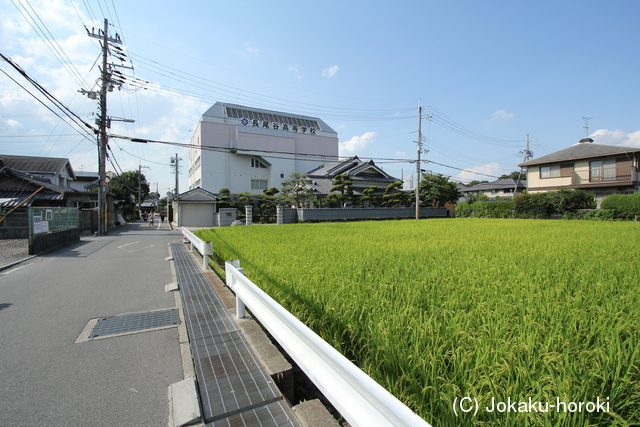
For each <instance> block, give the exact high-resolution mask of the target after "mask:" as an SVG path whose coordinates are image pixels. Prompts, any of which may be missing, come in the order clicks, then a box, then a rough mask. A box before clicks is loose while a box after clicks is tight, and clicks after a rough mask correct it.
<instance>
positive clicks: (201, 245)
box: [182, 227, 213, 270]
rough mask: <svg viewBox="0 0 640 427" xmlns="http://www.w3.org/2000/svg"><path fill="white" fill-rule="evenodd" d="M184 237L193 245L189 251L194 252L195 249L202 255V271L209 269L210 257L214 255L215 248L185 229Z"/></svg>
mask: <svg viewBox="0 0 640 427" xmlns="http://www.w3.org/2000/svg"><path fill="white" fill-rule="evenodd" d="M182 235H183V236H184V238H185V239H187V240H188V241H189V243H190V244H191V247H190V248H189V250H191V251H192V250H193V248H196V249H197V250H198V252H200V254H201V255H202V269H203V270H207V269H209V268H210V267H209V255H213V246H211V242H208V241H204V240H200V238H199V237H198V236H196V235H195V234H193V233H192V232H190V231H189V230H187V229H186V228H184V227H182Z"/></svg>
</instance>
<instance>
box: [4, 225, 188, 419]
mask: <svg viewBox="0 0 640 427" xmlns="http://www.w3.org/2000/svg"><path fill="white" fill-rule="evenodd" d="M180 240H181V234H180V232H179V231H173V230H169V228H168V226H167V225H166V223H165V224H163V225H162V228H161V229H157V226H156V227H149V226H148V225H146V224H143V223H134V224H129V225H126V226H124V227H122V228H120V229H119V230H117V231H115V232H111V233H109V235H107V236H100V237H91V238H88V239H86V240H83V241H82V242H81V243H79V244H76V245H74V246H71V247H68V248H65V249H63V250H60V251H57V252H55V253H52V254H49V255H45V256H38V257H35V258H32V259H30V260H28V261H26V262H24V263H21V264H19V265H17V266H16V267H14V268H11V269H8V270H4V271H1V272H0V425H7V426H9V425H10V426H89V425H90V426H166V425H167V424H168V418H169V405H168V398H167V387H168V386H169V385H170V384H172V383H174V382H177V381H179V380H181V379H182V377H183V372H182V361H181V356H180V348H179V344H178V331H177V328H175V327H174V328H170V329H164V330H158V331H147V332H144V333H137V334H133V335H126V336H118V337H111V338H106V339H101V340H91V341H87V342H81V343H77V344H76V343H74V341H76V339H77V338H78V337H79V335H80V334H81V332H82V331H83V329H84V328H85V326H86V325H87V323H88V322H89V321H90V320H91V319H96V318H103V317H111V316H116V315H121V314H126V313H138V312H147V311H151V310H158V309H163V308H173V307H175V301H174V297H173V294H171V293H166V292H165V289H164V288H165V285H166V284H168V283H170V282H171V280H172V279H171V270H170V263H169V262H167V261H165V258H166V257H167V256H168V255H169V252H168V246H167V244H168V243H170V242H178V241H180Z"/></svg>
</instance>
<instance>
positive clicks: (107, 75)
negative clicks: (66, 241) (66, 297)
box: [79, 19, 122, 236]
mask: <svg viewBox="0 0 640 427" xmlns="http://www.w3.org/2000/svg"><path fill="white" fill-rule="evenodd" d="M87 34H88V35H89V37H92V38H95V39H99V40H100V44H101V45H102V69H101V70H100V72H101V77H100V78H101V80H102V85H101V87H100V92H99V105H100V107H99V109H100V115H99V118H98V120H97V124H98V175H99V185H98V235H99V236H102V235H104V234H106V230H107V209H106V208H107V194H106V190H107V188H106V184H107V183H106V181H107V170H106V162H107V145H108V143H109V137H108V135H107V127H109V126H108V124H109V122H110V119H109V117H107V91H109V92H111V91H112V90H113V82H114V80H113V79H112V78H111V70H110V68H108V65H109V64H108V63H107V58H108V56H109V43H116V44H122V41H121V40H120V36H119V35H118V34H116V37H115V38H113V37H109V21H108V20H107V19H105V20H104V30H102V31H100V30H99V31H98V33H95V32H94V31H93V29H92V31H91V32H89V30H88V29H87ZM115 82H116V83H119V82H118V81H115ZM79 92H81V93H82V94H87V95H88V97H89V98H90V99H96V98H97V97H98V93H97V92H90V91H85V90H84V89H82V90H80V91H79Z"/></svg>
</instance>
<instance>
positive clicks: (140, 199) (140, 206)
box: [138, 163, 151, 218]
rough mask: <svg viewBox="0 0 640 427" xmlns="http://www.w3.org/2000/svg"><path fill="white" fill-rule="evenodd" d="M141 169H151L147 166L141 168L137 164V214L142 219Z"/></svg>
mask: <svg viewBox="0 0 640 427" xmlns="http://www.w3.org/2000/svg"><path fill="white" fill-rule="evenodd" d="M142 168H147V169H151V168H150V167H149V166H142V165H141V164H140V163H138V212H139V213H140V218H142V182H141V181H142Z"/></svg>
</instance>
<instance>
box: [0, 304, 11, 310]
mask: <svg viewBox="0 0 640 427" xmlns="http://www.w3.org/2000/svg"><path fill="white" fill-rule="evenodd" d="M12 305H13V304H11V303H8V302H2V303H0V311H1V310H4V309H5V308H9V307H11V306H12Z"/></svg>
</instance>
